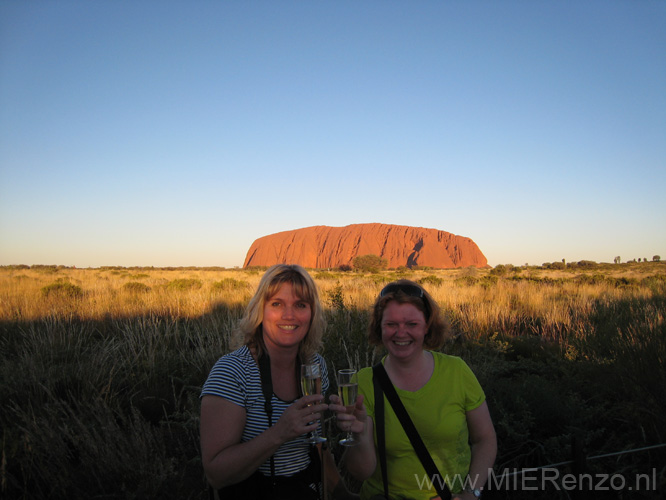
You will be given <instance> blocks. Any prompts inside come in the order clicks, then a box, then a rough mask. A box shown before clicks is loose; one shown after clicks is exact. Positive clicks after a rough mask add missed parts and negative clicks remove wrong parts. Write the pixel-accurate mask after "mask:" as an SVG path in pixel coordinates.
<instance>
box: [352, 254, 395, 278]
mask: <svg viewBox="0 0 666 500" xmlns="http://www.w3.org/2000/svg"><path fill="white" fill-rule="evenodd" d="M352 265H353V266H354V269H357V270H358V271H365V272H370V273H376V272H378V271H379V270H381V269H386V268H387V267H388V260H386V259H384V258H382V257H379V256H377V255H373V254H369V255H359V256H358V257H354V260H353V261H352Z"/></svg>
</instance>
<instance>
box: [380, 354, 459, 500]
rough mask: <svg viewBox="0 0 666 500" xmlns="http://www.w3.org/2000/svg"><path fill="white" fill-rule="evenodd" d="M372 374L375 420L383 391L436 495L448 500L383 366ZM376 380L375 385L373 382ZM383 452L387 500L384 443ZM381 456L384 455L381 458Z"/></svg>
mask: <svg viewBox="0 0 666 500" xmlns="http://www.w3.org/2000/svg"><path fill="white" fill-rule="evenodd" d="M372 374H373V377H372V378H373V384H374V385H375V420H378V418H377V410H376V405H377V401H378V400H380V399H381V400H382V403H381V406H382V410H383V406H384V397H383V394H380V395H379V397H378V394H377V388H379V389H380V390H383V393H384V394H386V398H387V399H388V401H389V403H390V404H391V406H392V407H393V411H394V412H395V414H396V416H397V417H398V419H399V420H400V423H401V424H402V427H403V429H404V430H405V433H406V434H407V437H408V438H409V441H410V442H411V443H412V446H413V447H414V451H415V452H416V455H417V456H418V457H419V460H420V461H421V463H422V464H423V468H424V469H425V471H426V473H427V474H428V476H430V479H431V480H432V482H433V485H434V486H435V489H436V490H437V493H438V494H439V497H440V498H441V499H442V500H449V499H450V498H451V492H450V491H449V489H448V486H447V485H446V483H444V482H443V481H442V476H441V475H440V474H439V470H438V469H437V465H436V464H435V462H434V461H433V459H432V457H431V456H430V453H428V449H427V448H426V446H425V443H424V442H423V440H422V439H421V436H420V435H419V432H418V431H417V430H416V427H415V426H414V423H413V422H412V419H411V418H410V417H409V413H408V412H407V409H406V408H405V406H404V405H403V404H402V401H400V396H398V393H397V392H396V390H395V387H393V383H392V382H391V379H390V378H389V376H388V373H386V369H385V368H384V365H383V364H382V362H381V361H380V362H379V363H377V364H376V365H375V366H373V367H372ZM375 380H377V382H376V383H375V382H374V381H375ZM383 417H384V415H383V411H382V419H381V420H382V423H381V431H382V434H383V433H384V422H383V420H384V418H383ZM379 431H380V427H379V424H377V432H378V433H379ZM381 438H382V440H384V436H382V437H381ZM379 439H380V437H379V435H378V436H377V445H378V447H379ZM383 447H384V450H383V453H382V450H380V462H383V465H382V474H383V475H384V492H385V495H386V496H387V498H388V484H387V483H388V479H387V477H386V476H387V474H386V448H385V442H384V444H383ZM381 455H384V457H383V458H382V456H381Z"/></svg>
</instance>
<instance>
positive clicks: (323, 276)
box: [314, 271, 339, 281]
mask: <svg viewBox="0 0 666 500" xmlns="http://www.w3.org/2000/svg"><path fill="white" fill-rule="evenodd" d="M338 278H339V275H337V274H334V273H331V272H328V271H321V272H319V273H317V274H315V275H314V279H316V280H322V281H323V280H336V279H338Z"/></svg>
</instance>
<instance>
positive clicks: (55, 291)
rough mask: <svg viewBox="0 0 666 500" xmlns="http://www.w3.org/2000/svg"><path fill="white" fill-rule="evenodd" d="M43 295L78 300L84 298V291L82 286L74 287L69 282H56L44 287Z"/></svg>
mask: <svg viewBox="0 0 666 500" xmlns="http://www.w3.org/2000/svg"><path fill="white" fill-rule="evenodd" d="M42 295H43V296H44V297H53V296H55V297H69V298H77V297H81V296H83V290H82V289H81V287H80V286H77V285H74V284H72V283H69V282H67V281H56V282H55V283H51V284H50V285H46V286H45V287H42Z"/></svg>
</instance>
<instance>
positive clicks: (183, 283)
mask: <svg viewBox="0 0 666 500" xmlns="http://www.w3.org/2000/svg"><path fill="white" fill-rule="evenodd" d="M202 286H203V282H202V281H201V280H198V279H195V278H180V279H176V280H172V281H170V282H169V283H168V284H167V288H168V289H169V290H177V291H186V290H196V289H198V288H201V287H202Z"/></svg>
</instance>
